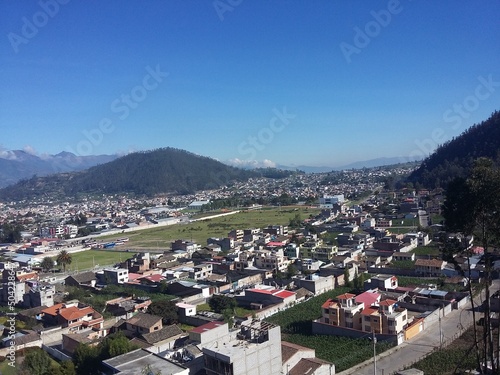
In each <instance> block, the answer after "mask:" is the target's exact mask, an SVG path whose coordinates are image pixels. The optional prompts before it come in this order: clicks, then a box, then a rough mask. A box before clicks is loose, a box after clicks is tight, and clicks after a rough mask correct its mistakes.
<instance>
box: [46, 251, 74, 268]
mask: <svg viewBox="0 0 500 375" xmlns="http://www.w3.org/2000/svg"><path fill="white" fill-rule="evenodd" d="M72 261H73V258H72V257H71V254H70V253H69V252H67V251H66V250H61V251H60V252H59V254H57V257H56V262H57V264H58V265H61V266H62V267H63V270H64V272H66V267H67V266H68V265H70V264H71V262H72ZM40 267H41V268H42V270H43V272H49V271H50V270H51V269H52V268H53V267H54V259H53V258H52V257H44V258H43V259H42V262H41V263H40Z"/></svg>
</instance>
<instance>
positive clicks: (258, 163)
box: [226, 158, 276, 168]
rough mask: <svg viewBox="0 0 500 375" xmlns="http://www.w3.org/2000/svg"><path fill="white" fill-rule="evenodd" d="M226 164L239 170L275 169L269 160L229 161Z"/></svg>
mask: <svg viewBox="0 0 500 375" xmlns="http://www.w3.org/2000/svg"><path fill="white" fill-rule="evenodd" d="M226 164H229V165H232V166H234V167H239V168H275V167H276V163H275V162H273V161H272V160H269V159H264V160H241V159H238V158H235V159H229V160H228V161H227V162H226Z"/></svg>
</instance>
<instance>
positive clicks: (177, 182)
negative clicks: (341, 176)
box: [0, 148, 292, 200]
mask: <svg viewBox="0 0 500 375" xmlns="http://www.w3.org/2000/svg"><path fill="white" fill-rule="evenodd" d="M291 173H292V172H290V171H280V170H275V169H264V170H259V171H250V170H243V169H239V168H235V167H231V166H228V165H226V164H223V163H220V162H218V161H217V160H214V159H211V158H208V157H205V156H199V155H195V154H193V153H191V152H188V151H184V150H179V149H174V148H161V149H157V150H153V151H144V152H135V153H132V154H129V155H126V156H123V157H121V158H118V159H116V160H113V161H111V162H109V163H106V164H102V165H99V166H95V167H92V168H90V169H88V170H85V171H82V172H76V173H64V174H56V175H52V176H46V177H33V178H31V179H28V180H23V181H21V182H19V183H17V184H15V185H12V186H9V187H7V188H4V189H2V190H0V199H3V200H20V199H30V198H33V197H37V196H43V195H51V196H54V195H55V196H61V197H63V196H73V195H76V194H78V193H107V194H114V193H134V194H139V195H149V196H152V195H155V194H160V193H177V194H187V193H193V192H195V191H197V190H206V189H214V188H217V187H220V186H222V185H227V184H231V183H233V182H235V181H243V180H246V179H248V178H249V177H257V176H265V177H270V178H282V177H286V176H288V175H290V174H291Z"/></svg>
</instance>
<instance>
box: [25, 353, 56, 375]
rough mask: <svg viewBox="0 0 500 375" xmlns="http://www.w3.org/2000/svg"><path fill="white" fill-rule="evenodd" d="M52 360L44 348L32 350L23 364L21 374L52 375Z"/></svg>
mask: <svg viewBox="0 0 500 375" xmlns="http://www.w3.org/2000/svg"><path fill="white" fill-rule="evenodd" d="M51 373H52V361H51V360H50V357H49V355H48V354H47V352H45V351H44V350H33V351H30V352H29V353H28V354H27V355H26V357H25V358H24V361H23V364H22V365H21V374H23V375H24V374H26V375H28V374H29V375H51Z"/></svg>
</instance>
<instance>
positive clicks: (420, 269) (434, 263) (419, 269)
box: [415, 259, 446, 277]
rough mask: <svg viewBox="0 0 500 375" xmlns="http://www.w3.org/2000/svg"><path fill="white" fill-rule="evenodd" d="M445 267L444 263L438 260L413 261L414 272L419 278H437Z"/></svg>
mask: <svg viewBox="0 0 500 375" xmlns="http://www.w3.org/2000/svg"><path fill="white" fill-rule="evenodd" d="M445 266H446V262H445V261H444V260H440V259H417V260H416V261H415V272H416V273H417V274H419V275H421V276H430V277H433V276H435V277H439V276H441V275H442V271H443V269H444V268H445Z"/></svg>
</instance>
